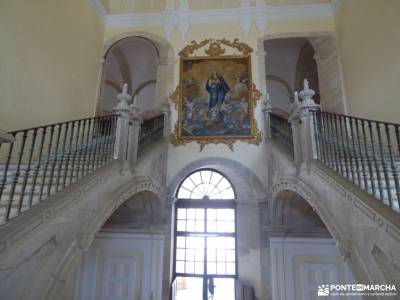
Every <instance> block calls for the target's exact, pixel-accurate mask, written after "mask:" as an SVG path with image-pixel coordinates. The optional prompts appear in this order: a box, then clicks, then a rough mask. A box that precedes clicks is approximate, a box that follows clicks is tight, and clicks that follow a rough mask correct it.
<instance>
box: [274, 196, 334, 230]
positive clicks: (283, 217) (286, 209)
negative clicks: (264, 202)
mask: <svg viewBox="0 0 400 300" xmlns="http://www.w3.org/2000/svg"><path fill="white" fill-rule="evenodd" d="M269 213H270V214H269V222H268V223H269V224H268V229H267V231H268V233H269V236H270V237H271V236H274V237H277V236H285V237H287V236H290V237H331V235H330V233H329V231H328V229H327V228H326V227H325V225H324V223H323V222H322V220H321V219H320V217H319V216H318V214H317V213H316V212H315V211H314V209H313V208H312V206H311V205H310V204H309V203H307V201H306V200H305V199H304V198H303V197H302V196H301V195H299V194H298V193H296V192H294V191H291V190H283V191H281V192H279V193H278V194H277V195H276V198H275V199H274V201H273V205H272V206H271V209H270V211H269Z"/></svg>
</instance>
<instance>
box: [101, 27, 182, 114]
mask: <svg viewBox="0 0 400 300" xmlns="http://www.w3.org/2000/svg"><path fill="white" fill-rule="evenodd" d="M102 57H103V58H102V59H103V64H102V70H101V76H100V80H99V90H98V100H97V106H96V112H97V114H107V113H110V112H112V109H113V108H114V107H115V106H116V105H117V103H118V100H117V95H118V94H119V93H120V92H121V90H122V85H123V84H124V83H128V93H129V94H130V95H131V96H132V98H133V99H137V104H138V105H139V108H140V109H141V112H142V114H143V117H144V118H149V117H151V116H152V115H154V114H157V113H158V112H159V111H160V110H161V108H162V106H163V104H165V103H167V100H166V99H167V97H168V93H169V92H170V91H171V90H172V84H173V67H174V63H175V62H174V52H173V50H172V47H171V45H170V44H169V42H168V41H167V40H165V39H164V38H162V37H159V36H157V35H155V34H151V33H147V32H140V31H135V32H126V33H123V34H120V35H116V36H113V37H111V38H109V39H108V40H107V41H106V42H105V46H104V49H103V54H102Z"/></svg>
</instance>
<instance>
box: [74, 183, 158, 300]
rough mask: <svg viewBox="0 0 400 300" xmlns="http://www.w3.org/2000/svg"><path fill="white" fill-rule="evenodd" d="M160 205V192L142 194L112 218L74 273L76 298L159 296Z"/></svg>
mask: <svg viewBox="0 0 400 300" xmlns="http://www.w3.org/2000/svg"><path fill="white" fill-rule="evenodd" d="M161 203H162V201H161V198H160V195H159V194H157V193H155V192H154V191H149V190H142V191H138V192H136V193H134V194H133V195H131V196H129V197H128V198H127V199H126V200H125V201H123V202H122V204H121V205H120V206H119V207H118V208H116V210H114V211H113V212H112V214H111V215H110V216H108V218H107V220H106V221H105V222H104V224H103V226H102V227H101V228H100V229H99V231H98V232H97V233H96V234H95V235H94V238H93V240H92V241H91V244H90V246H89V247H88V249H87V251H86V252H85V254H84V255H83V257H82V260H81V262H80V264H79V265H78V268H77V270H76V271H75V278H76V281H75V287H74V290H75V298H76V299H82V300H83V299H100V298H103V297H105V296H108V297H109V298H110V299H115V298H119V297H122V296H125V297H126V298H129V299H148V298H151V297H152V295H153V294H157V295H160V293H161V282H162V276H163V273H162V258H163V249H164V228H165V223H164V219H163V218H162V217H161V209H162V206H161ZM97 270H101V273H102V276H100V277H99V275H98V274H99V273H98V271H97ZM159 299H160V298H159Z"/></svg>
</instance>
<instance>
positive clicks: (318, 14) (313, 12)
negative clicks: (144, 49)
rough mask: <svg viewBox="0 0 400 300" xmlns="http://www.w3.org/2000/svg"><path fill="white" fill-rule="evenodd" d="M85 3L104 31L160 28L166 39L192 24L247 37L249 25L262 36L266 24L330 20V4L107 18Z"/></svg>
mask: <svg viewBox="0 0 400 300" xmlns="http://www.w3.org/2000/svg"><path fill="white" fill-rule="evenodd" d="M88 1H89V2H90V3H91V5H92V7H93V8H94V10H95V12H96V13H97V15H98V16H99V18H100V19H101V20H102V22H103V23H104V24H105V26H106V27H107V28H123V27H134V28H135V27H137V28H143V27H157V26H161V27H164V33H165V35H166V36H167V37H169V36H170V35H171V34H172V32H173V30H174V29H175V28H177V29H178V30H179V32H180V34H181V36H182V37H183V38H184V37H185V36H186V33H187V31H188V30H189V28H190V25H194V24H218V23H239V24H240V27H241V29H242V31H243V34H244V35H247V34H248V33H249V31H250V28H251V26H252V25H253V24H254V25H255V26H256V28H257V29H258V30H259V31H260V32H261V33H263V32H264V31H265V30H266V28H267V26H268V21H269V20H295V19H300V20H301V19H303V20H304V19H324V18H332V17H333V16H334V11H333V5H332V6H331V5H330V4H312V5H285V6H270V5H266V4H265V2H264V1H260V0H257V1H256V4H255V5H251V4H250V3H249V2H248V1H247V0H242V1H241V4H240V6H239V7H236V8H229V9H213V10H191V9H189V7H188V6H187V5H185V4H186V2H185V1H183V2H181V5H180V6H179V7H178V8H177V9H173V8H167V9H166V10H164V11H163V12H155V13H129V14H108V13H107V11H106V10H105V8H104V7H103V5H102V3H101V2H100V0H88Z"/></svg>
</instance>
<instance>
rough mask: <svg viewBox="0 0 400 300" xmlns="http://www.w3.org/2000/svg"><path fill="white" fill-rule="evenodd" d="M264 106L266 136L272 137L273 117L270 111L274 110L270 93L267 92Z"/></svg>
mask: <svg viewBox="0 0 400 300" xmlns="http://www.w3.org/2000/svg"><path fill="white" fill-rule="evenodd" d="M263 105H264V108H263V110H262V111H263V113H264V130H265V136H266V137H267V138H271V137H272V135H271V117H270V113H271V112H272V103H271V101H270V99H269V94H268V93H267V94H266V96H265V101H264V102H263Z"/></svg>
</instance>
